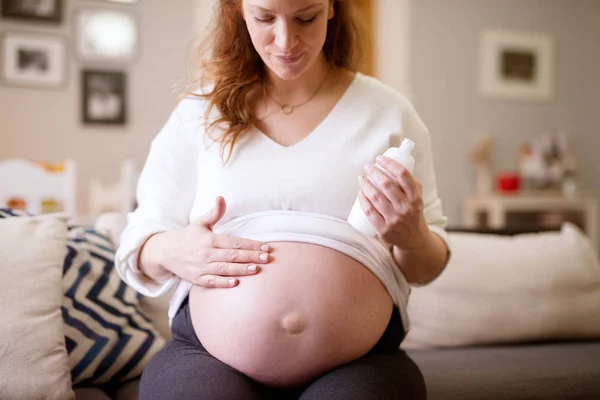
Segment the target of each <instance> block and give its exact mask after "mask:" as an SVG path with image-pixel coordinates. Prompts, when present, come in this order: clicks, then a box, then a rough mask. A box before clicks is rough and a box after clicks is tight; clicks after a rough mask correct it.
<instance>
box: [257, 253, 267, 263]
mask: <svg viewBox="0 0 600 400" xmlns="http://www.w3.org/2000/svg"><path fill="white" fill-rule="evenodd" d="M258 258H259V259H260V260H261V261H267V260H268V259H269V255H268V254H265V253H263V254H261V255H260V256H258Z"/></svg>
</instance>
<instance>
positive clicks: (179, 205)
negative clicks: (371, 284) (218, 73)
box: [116, 73, 448, 329]
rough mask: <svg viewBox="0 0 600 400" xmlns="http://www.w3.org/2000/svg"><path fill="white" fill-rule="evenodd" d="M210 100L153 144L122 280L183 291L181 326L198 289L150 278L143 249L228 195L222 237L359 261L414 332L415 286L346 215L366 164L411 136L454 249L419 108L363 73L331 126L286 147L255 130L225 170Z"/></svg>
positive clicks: (419, 172)
mask: <svg viewBox="0 0 600 400" xmlns="http://www.w3.org/2000/svg"><path fill="white" fill-rule="evenodd" d="M206 104H207V102H206V100H202V99H199V98H192V97H190V98H187V99H184V100H183V101H182V102H180V104H179V105H178V106H177V108H176V109H175V110H174V111H173V113H172V114H171V117H170V118H169V120H168V121H167V123H166V125H165V126H164V127H163V129H162V130H161V131H160V132H159V134H158V135H157V136H156V138H155V139H154V140H153V142H152V145H151V148H150V152H149V155H148V159H147V161H146V164H145V165H144V168H143V170H142V173H141V176H140V180H139V184H138V190H137V196H138V205H139V206H138V208H137V209H136V210H135V211H134V212H132V213H131V214H129V216H128V224H127V228H126V229H125V231H124V232H123V234H122V236H121V245H120V247H119V249H118V251H117V255H116V268H117V271H118V272H119V275H120V276H121V278H122V279H123V280H124V281H125V282H126V283H127V284H129V285H130V286H131V287H133V288H134V289H136V290H137V291H139V292H140V293H142V294H144V295H147V296H159V295H161V294H163V293H165V292H166V291H168V290H169V289H170V288H171V287H172V286H173V285H178V288H177V290H176V291H175V294H174V295H173V298H172V300H171V303H170V307H169V321H171V319H172V318H173V317H174V316H175V313H176V312H177V310H178V309H179V307H180V305H181V303H182V302H183V301H184V300H185V298H186V296H187V295H188V292H189V289H190V287H191V284H190V283H188V282H184V281H181V280H180V279H178V278H172V279H170V280H168V281H166V282H160V283H159V282H150V283H149V282H148V280H147V279H142V275H141V273H140V271H139V270H138V268H137V259H138V253H139V249H140V246H141V245H142V244H143V243H144V241H145V240H146V239H147V238H148V237H149V236H150V235H152V234H154V233H156V232H161V231H172V230H176V229H180V228H182V227H184V226H185V225H187V224H188V223H189V222H190V221H192V220H194V219H196V218H197V217H199V216H200V215H202V214H204V213H205V212H206V211H208V210H210V209H211V208H212V207H213V205H214V202H215V198H216V197H217V196H223V197H224V198H225V201H226V202H227V212H226V214H225V216H224V217H223V218H222V219H221V220H220V221H219V222H218V223H217V224H216V225H215V227H214V231H215V232H217V233H227V234H231V235H235V236H240V237H246V238H249V239H255V240H260V241H269V242H276V241H297V242H306V243H314V244H319V245H323V246H327V247H330V248H333V249H335V250H338V251H340V252H342V253H344V254H347V255H348V256H350V257H353V258H355V259H357V260H358V261H359V262H361V263H362V264H364V265H365V266H366V267H367V268H369V269H370V270H371V271H372V272H373V273H374V274H375V275H376V276H377V277H378V278H379V279H380V280H381V281H382V283H383V284H384V285H385V287H386V288H387V290H388V291H389V293H390V295H391V297H392V299H393V300H394V303H395V304H396V305H397V306H398V307H399V309H400V311H401V314H402V317H403V321H404V324H405V328H406V329H408V318H407V316H406V302H407V300H408V295H409V292H410V288H409V285H408V283H407V282H406V279H405V278H404V276H403V275H402V273H401V271H400V269H399V268H398V267H397V266H396V265H395V262H394V260H393V258H392V255H391V252H390V249H389V248H387V247H386V245H385V244H384V243H383V242H382V241H381V240H379V239H377V238H367V237H365V236H363V235H362V234H360V233H358V232H357V231H356V230H354V229H353V228H352V227H351V226H350V225H349V224H348V223H347V222H346V218H347V217H348V214H349V212H350V209H351V208H352V205H353V203H354V200H355V198H356V195H357V192H358V183H357V180H356V177H357V176H358V175H359V174H361V173H363V165H364V164H366V163H373V162H374V161H375V157H376V156H377V155H379V154H382V153H383V152H384V151H385V150H387V149H388V148H389V147H390V146H392V145H395V146H397V145H398V144H399V143H400V142H401V140H402V139H403V138H404V137H408V138H410V139H411V140H413V141H414V142H415V143H416V147H415V149H414V151H413V156H414V157H415V160H416V165H415V168H414V170H413V175H414V177H415V178H416V179H417V180H418V181H419V182H421V184H422V185H423V201H424V213H425V218H426V220H427V222H428V224H429V228H430V230H431V231H433V232H435V233H437V234H438V235H440V236H441V237H442V239H444V240H445V241H446V243H448V240H447V235H446V232H445V231H444V228H445V226H446V218H445V217H444V214H443V213H442V207H441V202H440V199H439V198H438V193H437V185H436V180H435V174H434V169H433V160H432V154H431V141H430V136H429V132H428V130H427V128H426V126H425V125H424V124H423V122H422V121H421V119H420V118H419V116H418V115H417V113H416V111H415V109H414V107H413V106H412V104H411V103H410V102H409V101H408V100H406V99H405V98H404V97H402V96H401V95H400V94H398V93H397V92H395V91H393V90H392V89H390V88H388V87H387V86H385V85H383V84H382V83H381V82H379V81H378V80H376V79H374V78H371V77H367V76H365V75H362V74H360V73H358V74H356V77H355V78H354V80H353V82H352V83H351V85H350V86H349V87H348V89H347V90H346V92H345V94H344V95H343V97H342V98H341V99H340V100H339V101H338V103H337V104H336V105H335V106H334V108H333V109H332V110H331V112H330V113H329V114H328V116H327V117H326V118H325V120H324V121H323V122H322V123H321V124H320V125H318V126H317V128H315V129H314V131H312V132H311V133H310V134H309V135H308V136H307V137H306V138H304V139H303V140H302V141H300V142H299V143H297V144H295V145H292V146H288V147H285V146H281V145H279V144H277V143H276V142H274V141H273V140H271V139H270V138H269V137H267V136H266V135H264V134H263V133H261V132H260V131H259V130H258V129H253V130H251V131H250V132H249V134H248V135H247V136H246V137H244V138H243V139H242V140H240V141H238V142H237V143H236V146H235V147H234V151H233V153H232V157H231V159H230V161H229V162H228V163H227V164H226V165H225V166H223V165H222V160H221V158H220V148H219V143H215V142H213V141H212V140H210V139H209V138H208V136H207V135H206V134H205V117H204V112H205V110H206Z"/></svg>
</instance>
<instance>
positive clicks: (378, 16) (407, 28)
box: [372, 0, 413, 99]
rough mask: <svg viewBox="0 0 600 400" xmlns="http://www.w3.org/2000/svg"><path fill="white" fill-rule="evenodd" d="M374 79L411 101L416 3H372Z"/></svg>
mask: <svg viewBox="0 0 600 400" xmlns="http://www.w3.org/2000/svg"><path fill="white" fill-rule="evenodd" d="M372 1H373V7H374V12H373V28H374V30H375V31H374V39H375V49H374V58H375V75H376V76H377V78H379V79H380V80H381V81H383V82H385V83H387V84H388V85H390V86H391V87H393V88H394V89H396V90H398V91H400V92H401V93H402V94H403V95H404V96H406V97H407V98H409V99H411V98H412V91H413V88H412V82H411V65H412V64H411V51H412V45H413V41H412V9H413V0H372Z"/></svg>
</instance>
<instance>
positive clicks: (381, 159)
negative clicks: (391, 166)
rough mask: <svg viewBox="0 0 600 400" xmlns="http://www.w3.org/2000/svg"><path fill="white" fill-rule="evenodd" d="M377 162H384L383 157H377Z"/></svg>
mask: <svg viewBox="0 0 600 400" xmlns="http://www.w3.org/2000/svg"><path fill="white" fill-rule="evenodd" d="M375 161H377V162H382V161H383V157H381V156H377V157H375Z"/></svg>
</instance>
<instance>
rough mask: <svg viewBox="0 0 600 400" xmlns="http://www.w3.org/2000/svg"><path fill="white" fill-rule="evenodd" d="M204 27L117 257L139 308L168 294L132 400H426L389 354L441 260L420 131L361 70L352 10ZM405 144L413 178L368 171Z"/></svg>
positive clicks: (272, 8) (267, 15)
mask: <svg viewBox="0 0 600 400" xmlns="http://www.w3.org/2000/svg"><path fill="white" fill-rule="evenodd" d="M213 23H214V29H213V31H212V33H211V35H210V36H209V38H208V41H207V42H205V43H204V44H203V46H202V47H201V48H200V49H199V50H200V51H199V54H200V56H201V57H202V58H201V60H202V61H203V67H202V71H201V72H202V80H201V81H200V82H198V83H199V87H200V88H201V89H198V90H197V91H195V92H193V93H190V94H188V95H187V96H185V98H183V99H182V100H181V101H180V103H179V104H178V105H177V107H176V108H175V110H174V111H173V113H172V114H171V116H170V118H169V119H168V121H167V123H166V124H165V126H164V127H163V129H162V130H161V131H160V132H159V133H158V135H157V136H156V138H155V139H154V141H153V142H152V145H151V148H150V152H149V155H148V158H147V160H146V164H145V166H144V168H143V171H142V174H141V176H140V180H139V186H138V193H137V194H138V204H139V206H138V208H137V209H136V210H135V212H133V213H131V214H130V215H129V218H128V225H127V228H126V230H125V231H124V233H123V236H122V240H121V247H120V248H119V251H118V253H117V256H116V265H117V269H118V271H119V274H120V275H121V277H122V279H123V280H124V281H125V282H127V283H128V284H129V285H130V286H132V287H133V288H135V289H136V290H138V291H139V292H140V293H142V294H144V295H147V296H158V295H161V294H163V293H165V292H167V291H169V290H170V289H171V288H173V287H174V286H176V289H175V290H174V294H173V297H172V300H171V303H170V307H169V321H170V324H171V330H172V333H173V339H172V340H171V341H169V343H168V344H167V345H166V347H165V348H164V349H162V350H161V351H160V352H159V353H158V354H157V355H156V356H155V357H154V358H153V359H152V361H151V362H150V364H149V365H148V367H147V368H146V370H145V371H144V374H143V376H142V380H141V384H140V398H141V399H244V400H245V399H262V398H282V399H285V398H290V399H292V398H293V399H298V398H299V399H305V400H308V399H344V400H348V399H361V400H369V399H400V398H405V399H424V398H425V387H424V381H423V377H422V375H421V373H420V371H419V369H418V368H417V366H416V365H415V364H414V363H413V362H412V361H411V360H410V359H409V358H408V357H407V356H406V354H405V353H404V352H403V351H402V350H400V349H399V345H400V342H401V341H402V339H403V337H404V335H405V333H406V331H407V329H408V322H409V321H408V318H407V315H406V306H407V300H408V296H409V292H410V284H426V283H428V282H430V281H432V280H433V279H435V277H437V276H438V275H439V274H440V273H441V271H442V270H443V269H444V267H445V265H446V263H447V259H448V255H449V251H448V246H447V240H446V234H445V231H444V227H445V224H446V218H445V217H444V215H443V213H442V209H441V203H440V200H439V198H438V195H437V187H436V181H435V174H434V170H433V160H432V154H431V143H430V137H429V133H428V131H427V128H426V127H425V125H424V124H423V123H422V121H421V120H420V118H419V116H418V115H417V113H416V111H415V109H414V108H413V106H412V105H411V103H410V102H409V101H407V100H406V99H405V98H404V97H402V96H401V95H400V94H398V93H396V92H395V91H394V90H392V89H390V88H388V87H387V86H385V85H384V84H382V83H381V82H379V81H377V80H376V79H374V78H371V77H368V76H365V75H362V74H361V73H358V72H356V69H355V66H356V59H357V57H356V56H357V54H358V53H357V50H356V44H357V30H356V25H355V20H354V19H353V9H352V2H351V1H350V0H219V1H218V2H217V5H216V7H215V19H214V21H213ZM403 138H410V139H411V140H412V141H414V142H415V143H416V147H415V151H414V152H413V155H414V157H415V159H416V166H415V169H414V171H413V173H412V174H411V173H409V172H408V171H407V170H406V169H404V168H403V167H402V166H401V165H400V164H398V163H396V162H394V161H393V160H391V159H389V158H385V157H383V158H382V157H377V155H379V154H382V153H383V152H384V151H385V150H386V149H388V148H389V147H390V146H392V145H396V146H397V145H398V144H399V143H400V141H401V140H402V139H403ZM374 163H377V164H378V165H379V166H380V167H382V168H384V169H385V170H386V171H387V172H388V173H387V174H384V173H383V172H381V171H380V170H379V168H377V167H374ZM357 196H358V198H359V202H360V204H361V206H362V208H363V210H364V211H365V213H366V214H367V216H368V219H369V221H370V222H371V223H372V224H373V226H374V227H375V229H376V231H377V236H376V237H367V236H364V235H363V234H361V233H360V232H358V231H356V230H355V229H354V228H352V227H351V226H350V225H349V224H348V223H347V222H346V218H347V217H348V214H349V212H350V210H351V208H352V205H353V203H354V200H355V199H356V197H357Z"/></svg>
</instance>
